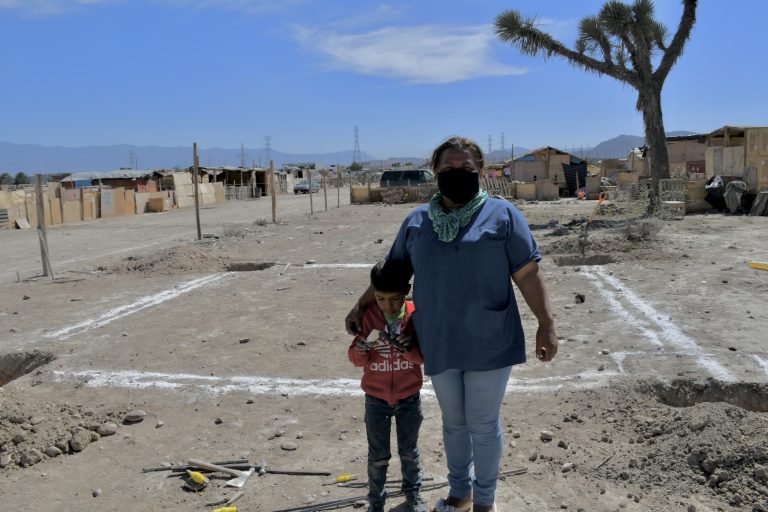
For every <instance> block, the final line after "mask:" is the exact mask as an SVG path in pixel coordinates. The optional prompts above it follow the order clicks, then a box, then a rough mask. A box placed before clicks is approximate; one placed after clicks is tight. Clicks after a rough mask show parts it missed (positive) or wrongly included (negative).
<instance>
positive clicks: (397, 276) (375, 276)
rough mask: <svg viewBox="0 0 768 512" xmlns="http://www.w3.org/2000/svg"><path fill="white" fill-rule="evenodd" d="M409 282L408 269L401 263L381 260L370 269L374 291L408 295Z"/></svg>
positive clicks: (406, 265) (409, 272) (405, 264)
mask: <svg viewBox="0 0 768 512" xmlns="http://www.w3.org/2000/svg"><path fill="white" fill-rule="evenodd" d="M410 280H411V271H410V267H409V265H408V264H407V263H405V262H403V261H395V260H383V261H380V262H378V263H377V264H376V265H374V266H373V268H372V269H371V286H373V289H374V290H376V291H380V292H404V293H408V290H410V284H409V283H410Z"/></svg>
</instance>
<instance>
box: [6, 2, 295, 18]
mask: <svg viewBox="0 0 768 512" xmlns="http://www.w3.org/2000/svg"><path fill="white" fill-rule="evenodd" d="M126 1H127V0H0V10H3V9H6V10H16V11H20V12H23V13H26V14H33V15H38V16H45V15H51V14H60V13H62V12H65V11H69V10H71V9H74V8H77V7H84V6H89V5H98V4H106V3H118V2H126ZM158 1H167V2H169V3H176V4H183V5H191V6H193V7H196V8H199V9H209V8H218V9H228V10H233V11H241V12H245V13H248V14H261V13H264V12H269V11H277V10H280V9H285V8H287V7H290V6H292V5H295V4H300V3H304V2H306V1H307V0H158Z"/></svg>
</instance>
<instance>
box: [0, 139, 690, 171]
mask: <svg viewBox="0 0 768 512" xmlns="http://www.w3.org/2000/svg"><path fill="white" fill-rule="evenodd" d="M693 133H694V132H688V131H675V132H668V133H667V135H668V136H681V135H692V134H693ZM644 143H645V140H644V138H643V137H640V136H637V135H619V136H618V137H614V138H612V139H610V140H606V141H603V142H601V143H599V144H597V145H596V146H595V147H593V148H584V149H581V148H580V149H579V150H578V151H574V150H572V149H570V148H568V149H569V150H570V151H571V152H573V153H574V154H575V155H577V156H581V157H582V158H588V159H592V160H597V159H603V158H625V157H626V156H627V153H629V150H630V149H632V148H634V147H638V146H642V145H643V144H644ZM559 149H566V148H559ZM529 151H530V149H528V148H522V147H517V146H515V155H514V156H515V158H517V157H519V156H522V155H524V154H525V153H527V152H529ZM242 154H245V161H246V163H247V165H249V166H250V165H252V164H254V163H255V164H256V165H259V166H263V167H267V166H269V160H270V159H272V160H273V161H274V163H275V167H278V168H279V167H281V166H283V165H284V164H291V163H312V162H320V163H324V164H336V163H338V164H341V165H349V164H351V163H352V155H353V151H352V150H347V151H338V152H333V153H284V152H282V151H278V150H276V149H271V150H270V151H269V152H268V151H267V149H266V148H245V149H243V150H241V149H239V148H236V149H228V148H209V149H199V150H198V158H199V160H200V165H204V166H212V167H213V166H224V165H233V166H238V165H240V162H241V155H242ZM510 156H511V151H510V150H506V151H503V152H502V151H501V150H494V151H492V152H491V153H490V154H487V155H486V162H489V163H493V162H502V161H504V160H509V158H510ZM361 160H362V161H363V162H365V163H366V165H367V166H370V167H372V168H374V169H376V168H379V167H388V166H389V165H391V164H392V163H394V162H400V163H401V164H404V163H406V162H412V163H413V164H414V165H422V164H425V163H426V159H425V157H424V156H421V157H390V158H387V159H377V158H375V157H373V156H371V155H369V154H367V153H362V155H361ZM190 165H192V148H191V147H162V146H132V145H128V144H120V145H113V146H85V147H74V148H71V147H63V146H41V145H37V144H13V143H10V142H1V141H0V173H3V172H7V173H16V172H20V171H21V172H25V173H27V174H33V173H44V174H54V173H61V172H78V171H111V170H116V169H120V168H133V169H160V168H165V169H172V168H174V167H180V168H183V167H189V166H190Z"/></svg>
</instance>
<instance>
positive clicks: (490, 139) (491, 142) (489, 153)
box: [488, 135, 493, 163]
mask: <svg viewBox="0 0 768 512" xmlns="http://www.w3.org/2000/svg"><path fill="white" fill-rule="evenodd" d="M491 151H493V135H489V136H488V160H491ZM488 163H490V161H489V162H488Z"/></svg>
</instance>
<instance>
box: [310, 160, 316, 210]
mask: <svg viewBox="0 0 768 512" xmlns="http://www.w3.org/2000/svg"><path fill="white" fill-rule="evenodd" d="M309 214H310V215H314V214H315V205H314V203H313V202H312V169H310V170H309Z"/></svg>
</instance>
